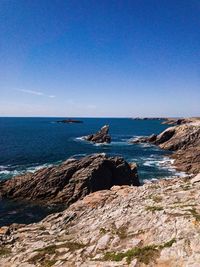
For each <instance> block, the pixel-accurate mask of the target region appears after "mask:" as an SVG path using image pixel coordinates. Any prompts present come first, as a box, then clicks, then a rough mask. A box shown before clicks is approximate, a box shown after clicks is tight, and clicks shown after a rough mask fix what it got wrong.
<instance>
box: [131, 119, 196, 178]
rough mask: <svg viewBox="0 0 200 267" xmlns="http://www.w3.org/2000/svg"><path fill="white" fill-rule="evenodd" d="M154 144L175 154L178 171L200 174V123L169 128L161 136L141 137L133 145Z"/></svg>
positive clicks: (173, 156) (194, 122)
mask: <svg viewBox="0 0 200 267" xmlns="http://www.w3.org/2000/svg"><path fill="white" fill-rule="evenodd" d="M146 142H147V143H152V144H155V145H158V146H159V147H160V148H162V149H165V150H171V151H174V152H175V153H174V154H173V155H172V158H174V159H175V161H174V164H175V166H176V168H177V169H178V170H181V171H185V172H188V173H194V174H197V173H199V172H200V121H199V120H196V121H193V122H192V123H185V124H181V125H179V126H174V127H169V128H167V129H166V130H165V131H163V132H162V133H160V134H159V135H157V136H156V135H151V136H149V137H141V138H138V139H136V140H133V141H132V143H146Z"/></svg>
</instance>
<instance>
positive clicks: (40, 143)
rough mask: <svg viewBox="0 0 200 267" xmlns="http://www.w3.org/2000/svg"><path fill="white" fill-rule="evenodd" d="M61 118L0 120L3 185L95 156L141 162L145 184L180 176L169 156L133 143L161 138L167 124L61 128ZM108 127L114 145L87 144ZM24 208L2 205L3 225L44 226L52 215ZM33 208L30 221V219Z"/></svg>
mask: <svg viewBox="0 0 200 267" xmlns="http://www.w3.org/2000/svg"><path fill="white" fill-rule="evenodd" d="M60 119H62V118H0V180H2V179H9V178H11V177H12V176H14V175H19V174H22V173H25V172H27V171H29V172H34V171H36V170H38V169H40V168H43V167H46V166H49V165H52V164H59V163H61V162H62V161H64V160H66V159H67V158H70V157H75V158H80V157H83V156H86V155H89V154H92V153H106V154H108V155H109V156H122V157H124V158H125V159H126V160H127V161H129V162H136V163H137V164H138V173H139V177H140V179H141V181H145V180H151V179H160V178H164V177H165V178H166V177H171V176H175V175H177V173H176V171H175V170H174V168H172V167H171V161H170V160H169V158H168V157H167V156H168V155H169V153H168V152H167V151H163V150H161V149H159V148H158V147H156V146H152V145H149V144H130V143H129V142H128V141H129V140H130V139H131V138H134V137H137V136H147V135H150V134H152V133H155V134H158V133H160V132H161V131H163V130H164V129H166V128H167V126H166V125H162V124H161V121H160V120H132V119H128V118H98V119H97V118H81V120H83V123H80V124H76V123H74V124H73V123H71V124H63V123H56V121H57V120H60ZM105 124H109V125H110V134H111V136H112V142H111V144H108V145H105V144H104V145H94V144H91V143H88V142H86V141H83V140H82V139H81V137H82V136H84V135H88V134H90V133H94V132H96V131H98V130H99V129H100V128H101V127H102V126H103V125H105ZM19 207H20V204H16V206H15V203H13V202H12V204H10V203H9V205H8V204H6V202H0V218H1V220H0V225H3V224H9V223H12V222H21V223H26V222H32V221H38V220H40V219H41V218H43V217H44V216H45V215H46V214H48V213H50V212H52V209H51V208H39V207H37V206H27V205H25V206H23V205H21V207H22V208H20V209H19ZM25 207H26V208H25ZM27 209H29V211H30V214H29V215H30V216H27V215H25V214H27V213H26V212H27ZM23 211H24V216H23ZM25 211H26V212H25Z"/></svg>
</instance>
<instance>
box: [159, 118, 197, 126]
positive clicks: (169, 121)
mask: <svg viewBox="0 0 200 267" xmlns="http://www.w3.org/2000/svg"><path fill="white" fill-rule="evenodd" d="M197 120H200V118H198V117H197V118H178V119H177V118H167V119H165V121H163V122H162V124H168V125H181V124H185V123H191V122H195V121H197Z"/></svg>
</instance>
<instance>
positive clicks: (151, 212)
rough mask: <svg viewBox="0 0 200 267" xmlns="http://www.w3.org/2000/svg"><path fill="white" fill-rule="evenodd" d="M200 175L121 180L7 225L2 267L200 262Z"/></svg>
mask: <svg viewBox="0 0 200 267" xmlns="http://www.w3.org/2000/svg"><path fill="white" fill-rule="evenodd" d="M199 229H200V177H196V178H195V179H193V180H189V179H184V180H183V179H176V180H161V181H159V182H156V183H149V184H145V185H144V186H141V187H131V186H121V187H120V186H114V187H112V188H111V190H103V191H98V192H95V193H92V194H90V195H88V196H86V197H85V198H84V199H83V200H81V201H78V202H76V203H74V204H73V205H71V206H70V207H69V208H68V209H66V210H65V211H64V212H61V213H56V214H54V215H50V216H48V217H47V218H45V219H44V220H43V221H41V222H40V223H36V224H31V225H28V226H23V225H12V226H10V227H2V228H0V266H2V267H34V266H40V267H47V266H48V267H49V266H59V267H79V266H80V267H105V266H106V267H109V266H115V267H116V266H120V267H122V266H123V267H125V266H131V267H133V266H135V267H145V266H149V267H197V266H200V231H199Z"/></svg>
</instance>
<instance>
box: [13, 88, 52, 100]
mask: <svg viewBox="0 0 200 267" xmlns="http://www.w3.org/2000/svg"><path fill="white" fill-rule="evenodd" d="M16 90H17V91H19V92H22V93H26V94H30V95H36V96H46V97H49V98H55V97H56V96H55V95H46V94H44V93H43V92H40V91H34V90H27V89H16Z"/></svg>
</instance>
